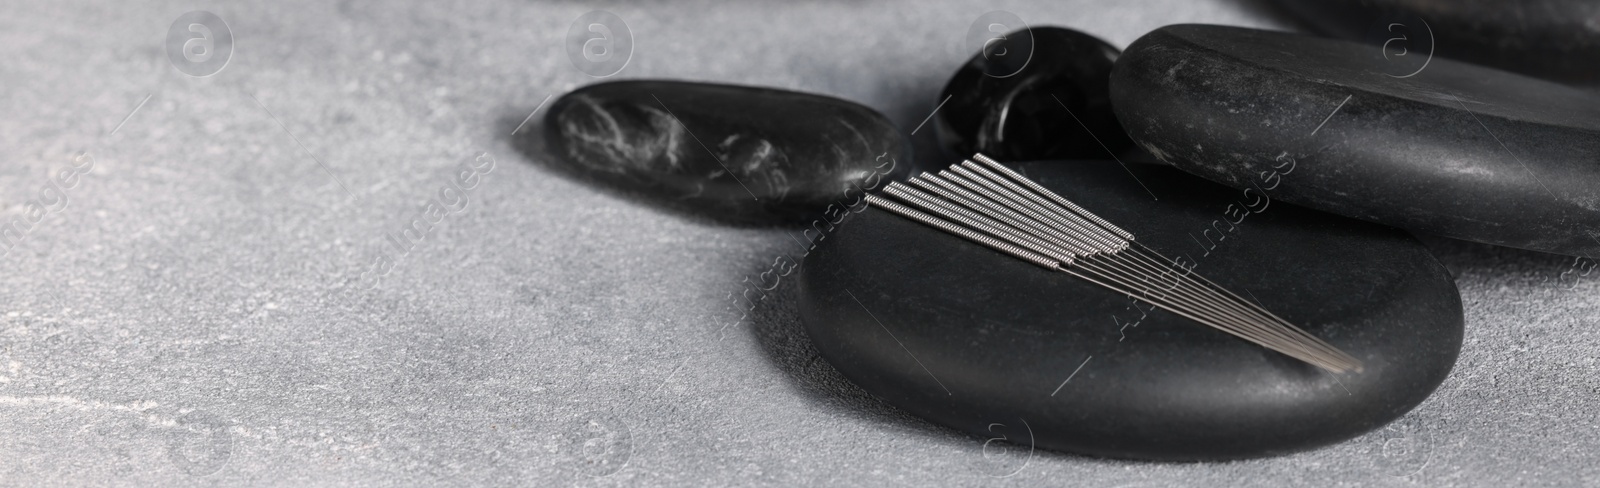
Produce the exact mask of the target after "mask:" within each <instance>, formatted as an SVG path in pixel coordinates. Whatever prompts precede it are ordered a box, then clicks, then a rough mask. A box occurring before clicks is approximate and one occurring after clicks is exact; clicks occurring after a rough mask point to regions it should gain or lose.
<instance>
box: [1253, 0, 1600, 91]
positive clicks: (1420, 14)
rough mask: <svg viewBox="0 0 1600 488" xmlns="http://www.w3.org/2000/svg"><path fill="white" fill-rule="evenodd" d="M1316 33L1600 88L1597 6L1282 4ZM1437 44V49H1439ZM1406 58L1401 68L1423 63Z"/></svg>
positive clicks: (1416, 0) (1340, 0) (1418, 1)
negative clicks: (1599, 85) (1404, 65)
mask: <svg viewBox="0 0 1600 488" xmlns="http://www.w3.org/2000/svg"><path fill="white" fill-rule="evenodd" d="M1277 3H1278V4H1279V5H1281V6H1282V7H1283V8H1284V10H1286V11H1288V12H1290V13H1292V14H1294V15H1296V16H1298V17H1299V18H1300V19H1301V20H1303V21H1304V22H1305V23H1306V25H1308V26H1310V27H1311V28H1312V29H1314V30H1316V31H1319V32H1322V33H1325V34H1329V35H1334V36H1339V37H1342V38H1345V39H1351V40H1359V41H1364V42H1367V43H1369V44H1372V45H1375V46H1378V47H1376V48H1374V49H1373V50H1372V51H1373V52H1374V53H1378V52H1381V50H1382V49H1383V48H1384V47H1383V44H1385V43H1387V44H1389V46H1388V54H1389V55H1390V57H1389V59H1390V60H1394V61H1400V60H1402V59H1406V58H1424V57H1426V56H1428V55H1432V56H1436V57H1444V58H1451V59H1459V60H1463V61H1470V62H1474V63H1478V64H1484V65H1488V66H1494V67H1497V68H1500V69H1505V70H1510V71H1516V72H1519V73H1525V74H1529V75H1534V76H1539V77H1543V78H1548V79H1553V80H1562V81H1567V82H1573V83H1581V84H1590V83H1597V82H1600V64H1597V63H1596V62H1595V61H1596V60H1597V59H1600V2H1593V1H1577V0H1516V1H1439V0H1278V1H1277ZM1435 46H1437V48H1436V49H1435ZM1422 61H1423V60H1422V59H1406V60H1405V61H1404V62H1403V63H1411V64H1414V63H1420V62H1422Z"/></svg>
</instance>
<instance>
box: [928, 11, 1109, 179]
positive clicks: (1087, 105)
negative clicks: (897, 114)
mask: <svg viewBox="0 0 1600 488" xmlns="http://www.w3.org/2000/svg"><path fill="white" fill-rule="evenodd" d="M1029 32H1031V34H1032V35H1031V36H1027V35H1024V34H1027V33H1029ZM1004 37H1005V38H1006V39H1031V40H1032V46H1031V47H1032V49H1033V51H1032V53H1031V54H1032V57H1031V58H1028V60H1027V62H1026V63H1025V64H1022V65H1021V67H1020V70H1019V69H1018V68H1016V67H1006V68H1004V69H996V68H994V65H995V64H997V63H1004V62H1012V61H1011V58H1016V57H1019V56H1021V55H1022V54H1023V53H1021V52H1018V51H1020V49H1018V48H1012V47H1011V46H1009V45H1008V44H1006V43H1003V42H996V43H992V44H989V46H988V48H986V49H985V51H984V52H981V53H978V54H976V55H974V56H973V57H972V60H971V61H968V62H967V64H966V65H963V66H962V67H961V69H959V70H956V74H955V76H952V77H951V78H950V82H949V83H947V84H945V87H944V92H943V93H941V94H939V99H940V100H942V101H944V102H943V103H944V105H943V106H942V107H940V108H939V110H938V111H937V112H935V113H934V119H935V120H934V122H935V126H934V127H935V128H936V130H937V131H938V135H939V140H940V143H941V145H943V146H944V147H945V148H946V149H948V150H950V151H951V153H952V154H953V155H955V156H957V157H963V158H964V157H967V156H970V155H972V154H973V153H975V152H981V153H984V154H987V155H989V156H990V157H994V158H999V159H1001V160H1007V161H1025V160H1043V159H1076V158H1093V159H1102V158H1107V157H1111V156H1112V154H1116V153H1121V152H1122V151H1125V150H1127V149H1128V148H1129V147H1132V146H1133V141H1131V140H1129V139H1128V136H1127V133H1126V132H1124V131H1123V130H1122V126H1121V125H1118V124H1117V118H1116V115H1114V114H1113V113H1112V111H1111V97H1110V94H1109V93H1108V89H1107V84H1108V83H1110V80H1111V67H1112V66H1113V64H1114V63H1115V62H1116V60H1117V54H1118V51H1117V48H1116V47H1113V46H1112V45H1110V44H1107V43H1106V42H1105V41H1102V40H1100V39H1099V38H1096V37H1094V36H1091V35H1088V34H1085V33H1082V32H1078V31H1075V30H1072V29H1065V28H1061V27H1033V28H1031V29H1024V30H1021V31H1017V32H1013V33H1010V34H1006V35H1005V36H1004ZM998 50H1007V51H1008V52H1009V54H1008V55H1007V56H1004V57H1002V56H997V55H996V51H998ZM1013 64H1014V63H1013ZM994 72H1002V73H1003V74H1006V75H1009V76H996V75H994V74H991V73H994ZM1012 73H1015V74H1012ZM1090 131H1093V132H1092V133H1091V132H1090ZM1102 143H1103V144H1104V145H1103V146H1102ZM1107 151H1112V153H1108V152H1107Z"/></svg>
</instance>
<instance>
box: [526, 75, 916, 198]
mask: <svg viewBox="0 0 1600 488" xmlns="http://www.w3.org/2000/svg"><path fill="white" fill-rule="evenodd" d="M544 133H545V135H544V137H545V140H546V142H547V143H548V144H549V147H550V153H552V155H553V156H554V157H555V159H556V160H557V161H556V163H557V164H562V165H565V166H566V167H567V168H568V169H571V170H573V171H575V172H577V173H580V174H583V175H587V176H590V177H593V178H594V179H597V180H600V181H603V182H605V183H608V184H612V185H616V186H618V187H620V188H622V189H624V190H627V191H630V192H633V193H638V194H642V195H646V196H649V197H653V198H656V199H657V200H658V202H659V203H661V204H665V205H670V206H673V207H677V208H680V209H682V210H687V211H690V212H693V213H697V214H700V215H704V216H707V217H710V218H713V219H717V220H723V221H730V222H746V223H763V222H775V221H810V220H815V219H817V218H819V217H820V216H822V214H823V212H824V210H825V208H826V207H827V206H828V205H829V204H832V203H837V202H840V201H844V200H846V197H845V192H846V191H847V190H851V188H852V187H853V186H854V185H860V184H862V182H863V180H866V179H868V178H871V177H872V175H873V174H874V172H882V171H890V170H891V169H892V172H890V174H888V175H886V176H880V177H879V178H893V177H896V176H898V175H902V174H905V173H906V172H908V171H910V170H911V167H912V164H911V162H910V159H911V158H910V156H911V154H910V146H909V144H908V143H907V141H906V139H905V138H904V137H902V136H901V135H900V132H899V131H898V130H897V129H896V128H895V127H894V125H893V124H892V123H890V122H889V120H888V119H886V118H884V117H883V116H882V115H881V114H878V113H877V112H875V111H873V110H872V109H869V108H867V107H863V106H861V105H859V104H856V103H851V102H848V101H844V100H840V99H837V98H832V97H825V96H821V95H812V94H806V93H797V92H791V91H785V90H775V89H767V88H755V87H744V86H732V85H718V84H709V83H691V82H679V81H659V80H630V81H616V82H609V83H599V84H594V85H590V86H586V87H583V88H581V89H578V90H575V91H573V92H571V93H568V94H566V95H564V96H562V97H561V98H560V99H558V100H556V101H555V103H553V104H551V106H550V111H549V112H548V113H547V114H546V115H545V123H544ZM891 162H893V163H892V164H891ZM875 181H877V178H874V179H872V181H869V182H868V183H869V184H870V183H873V182H875Z"/></svg>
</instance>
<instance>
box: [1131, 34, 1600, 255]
mask: <svg viewBox="0 0 1600 488" xmlns="http://www.w3.org/2000/svg"><path fill="white" fill-rule="evenodd" d="M1373 49H1375V48H1373V47H1371V46H1367V45H1363V44H1359V43H1353V42H1348V41H1339V40H1330V39H1322V38H1316V37H1309V36H1301V35H1295V34H1288V33H1282V32H1270V31H1261V30H1253V29H1242V28H1236V27H1222V26H1208V25H1178V26H1167V27H1163V28H1161V29H1157V30H1155V31H1153V32H1151V33H1149V34H1147V35H1145V36H1144V37H1142V38H1140V39H1139V40H1138V41H1135V42H1134V43H1133V44H1132V45H1130V46H1129V47H1128V50H1127V51H1126V52H1125V53H1123V56H1122V58H1121V59H1119V60H1118V61H1117V67H1116V69H1114V70H1113V71H1112V87H1111V96H1112V100H1113V102H1114V103H1115V108H1116V112H1117V116H1118V118H1119V119H1121V120H1122V122H1123V125H1124V126H1126V127H1127V128H1128V132H1129V134H1130V135H1131V136H1133V139H1134V140H1135V141H1137V142H1138V143H1139V144H1140V145H1141V146H1142V147H1144V148H1145V149H1146V150H1147V151H1149V152H1150V153H1151V154H1154V155H1155V156H1156V157H1157V158H1159V159H1161V160H1162V161H1166V162H1168V163H1171V164H1173V165H1174V166H1177V167H1178V168H1180V169H1183V170H1184V171H1188V172H1190V173H1194V174H1197V175H1200V176H1202V177H1205V178H1207V179H1210V180H1212V181H1216V182H1220V183H1224V184H1227V185H1230V186H1233V187H1235V188H1248V187H1250V186H1251V185H1252V184H1253V183H1252V181H1254V180H1256V179H1257V175H1259V174H1260V173H1261V172H1262V171H1264V170H1267V169H1270V168H1269V167H1270V166H1274V165H1282V164H1293V165H1294V167H1295V168H1296V169H1295V170H1294V174H1293V175H1292V176H1286V177H1284V178H1283V179H1282V182H1281V183H1282V185H1281V186H1279V187H1278V188H1277V189H1276V190H1274V195H1275V196H1278V197H1281V198H1282V199H1283V200H1285V201H1288V202H1292V203H1296V204H1300V205H1305V206H1308V207H1312V208H1317V209H1320V210H1325V211H1329V212H1333V213H1337V214H1340V215H1345V216H1349V217H1355V218H1359V219H1365V220H1370V221H1373V222H1378V223H1383V224H1388V225H1393V226H1396V227H1401V228H1405V229H1411V230H1417V231H1424V232H1429V233H1433V234H1439V235H1444V236H1449V237H1455V238H1459V239H1466V240H1471V241H1477V242H1483V243H1488V244H1497V245H1502V246H1510V247H1517V248H1523V249H1531V250H1537V251H1546V252H1554V253H1560V254H1570V255H1596V254H1597V253H1600V240H1597V238H1596V236H1595V235H1593V233H1596V232H1600V193H1596V192H1595V191H1594V190H1595V188H1600V96H1597V95H1595V94H1591V93H1588V92H1584V91H1580V90H1576V89H1573V88H1569V87H1566V86H1562V85H1559V84H1556V83H1552V82H1548V81H1543V80H1539V79H1535V78H1530V77H1527V76H1522V75H1517V74H1513V73H1508V72H1505V71H1500V70H1496V69H1492V68H1485V67H1480V66H1476V65H1470V64H1465V63H1460V62H1456V61H1451V60H1448V59H1442V58H1435V59H1434V60H1433V62H1432V63H1430V64H1429V65H1428V66H1427V67H1426V68H1425V69H1423V70H1421V71H1420V72H1418V73H1416V74H1415V75H1414V76H1409V77H1404V78H1399V77H1396V76H1397V75H1392V74H1390V73H1387V72H1384V71H1383V69H1382V68H1383V67H1382V66H1380V65H1378V64H1376V63H1375V62H1373V61H1372V50H1373Z"/></svg>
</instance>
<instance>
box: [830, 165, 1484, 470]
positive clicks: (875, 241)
mask: <svg viewBox="0 0 1600 488" xmlns="http://www.w3.org/2000/svg"><path fill="white" fill-rule="evenodd" d="M1019 168H1020V170H1021V171H1023V172H1025V173H1026V174H1027V175H1029V176H1030V177H1031V178H1033V179H1034V180H1035V181H1037V182H1039V183H1040V184H1042V185H1044V186H1046V187H1048V188H1051V189H1053V190H1055V191H1057V192H1058V193H1060V194H1062V196H1065V197H1067V198H1068V199H1071V200H1073V201H1074V202H1076V203H1078V204H1080V205H1082V206H1084V207H1085V208H1087V209H1089V210H1090V211H1093V212H1095V213H1097V214H1098V215H1100V216H1102V217H1104V218H1106V219H1108V220H1110V221H1111V222H1114V223H1117V224H1118V225H1121V226H1122V227H1124V228H1126V229H1128V230H1129V231H1130V232H1133V233H1134V234H1135V235H1136V236H1137V237H1138V240H1139V241H1140V242H1143V243H1145V244H1146V245H1148V246H1150V247H1153V248H1155V249H1157V250H1159V251H1161V252H1163V253H1164V254H1166V255H1168V256H1171V257H1174V258H1176V257H1178V256H1180V255H1182V256H1185V257H1187V258H1189V259H1192V260H1194V262H1197V263H1198V266H1197V267H1196V268H1195V272H1197V273H1199V274H1200V275H1202V276H1205V277H1207V278H1210V279H1211V280H1213V281H1216V282H1217V283H1219V284H1221V285H1223V286H1225V287H1228V288H1230V289H1231V290H1233V291H1234V292H1236V293H1238V294H1240V295H1241V296H1247V297H1249V296H1253V297H1255V298H1258V299H1259V300H1260V302H1261V303H1262V304H1264V305H1265V306H1266V307H1267V308H1268V309H1269V310H1272V311H1274V312H1275V313H1277V314H1278V315H1280V316H1282V317H1284V318H1285V319H1287V320H1290V321H1291V322H1293V323H1296V324H1299V325H1300V326H1301V327H1302V328H1304V329H1305V330H1306V331H1308V332H1310V333H1312V334H1314V335H1316V336H1318V337H1321V338H1323V339H1324V340H1327V341H1328V342H1330V343H1332V344H1333V345H1335V346H1337V347H1339V348H1341V349H1343V350H1344V351H1346V352H1348V353H1350V354H1351V355H1353V356H1355V357H1356V358H1359V359H1360V360H1362V361H1364V362H1365V372H1363V373H1352V374H1345V375H1341V376H1339V377H1337V378H1336V377H1335V376H1333V375H1331V374H1328V373H1325V372H1323V371H1321V370H1319V369H1316V368H1315V367H1313V366H1310V365H1307V364H1304V363H1301V362H1299V361H1297V360H1294V359H1291V358H1289V357H1287V356H1283V355H1281V354H1278V353H1276V352H1272V351H1269V350H1266V349H1264V348H1261V347H1259V346H1255V345H1253V344H1250V343H1247V342H1245V341H1243V340H1240V339H1236V338H1234V337H1233V336H1230V335H1227V334H1224V333H1222V332H1218V331H1216V330H1214V329H1212V328H1209V327H1206V326H1203V325H1200V324H1197V323H1195V322H1192V321H1189V320H1187V319H1183V318H1181V317H1178V316H1177V315H1173V314H1171V313H1168V312H1164V311H1160V310H1156V311H1150V312H1144V310H1145V308H1144V306H1143V305H1140V306H1139V308H1137V309H1135V308H1132V307H1131V306H1130V301H1129V299H1128V298H1127V297H1126V296H1124V295H1118V294H1116V293H1114V292H1111V291H1107V290H1105V289H1103V288H1100V287H1098V286H1095V285H1092V284H1089V283H1088V282H1085V281H1081V280H1079V279H1078V278H1075V277H1072V276H1070V275H1067V274H1066V273H1062V272H1052V271H1047V270H1045V269H1043V268H1040V267H1037V266H1035V265H1033V264H1030V263H1027V262H1024V261H1022V260H1019V259H1015V258H1012V257H1010V256H1007V255H1004V254H1000V253H998V252H996V251H992V250H990V249H988V248H986V247H982V246H980V245H977V244H974V243H971V242H969V241H966V240H964V239H961V238H959V237H955V236H951V235H948V234H945V233H943V232H941V231H938V230H935V229H933V228H931V227H926V226H924V225H922V224H919V223H916V222H914V221H911V220H908V219H905V218H901V217H899V216H897V215H894V214H891V213H888V212H886V211H883V210H879V209H876V208H869V209H867V210H865V211H863V212H862V213H861V214H860V215H858V216H857V218H855V219H852V220H850V221H847V222H845V223H844V224H843V225H841V226H840V228H839V229H838V230H837V231H836V233H835V234H834V235H833V236H830V237H829V238H828V239H827V240H826V241H824V242H822V243H821V244H820V245H819V246H818V248H817V249H816V250H815V251H813V252H812V253H811V255H809V256H808V257H807V258H806V260H805V262H804V263H803V265H802V272H801V275H800V279H799V281H800V286H799V294H800V307H799V308H800V311H801V313H802V316H803V318H804V321H805V324H806V328H807V331H808V332H809V334H810V336H811V339H812V342H813V343H814V344H815V345H816V347H817V349H818V350H819V351H820V352H821V353H822V355H823V357H825V358H826V359H827V360H828V361H829V362H830V363H832V364H833V365H834V366H835V367H836V368H837V369H838V370H839V371H840V372H841V373H843V374H844V375H845V376H846V377H848V378H849V379H850V380H851V381H853V382H855V383H856V384H858V385H860V386H861V387H862V388H864V389H865V390H867V391H869V392H871V393H873V394H874V395H877V396H878V397H880V398H882V399H884V400H886V401H887V402H889V403H891V404H894V405H896V406H898V407H900V408H902V409H905V410H907V411H909V412H911V413H914V414H916V415H919V416H922V417H924V418H926V419H928V420H930V421H932V422H935V423H938V424H942V425H946V426H950V427H953V428H956V429H960V430H962V431H965V432H969V433H972V434H974V435H978V436H981V437H983V438H985V439H989V438H996V437H999V436H1000V433H999V432H998V431H996V430H994V429H995V427H994V425H995V424H1002V425H1004V426H1005V429H1004V431H1005V432H1004V435H1005V437H1006V438H1008V439H1010V440H1011V441H1013V442H1016V443H1020V444H1022V445H1024V446H1027V445H1029V443H1030V438H1031V443H1032V444H1033V445H1035V446H1037V447H1040V448H1049V449H1060V450H1066V451H1071V452H1076V453H1082V454H1089V455H1095V456H1109V457H1125V458H1142V459H1157V460H1214V459H1230V458H1244V457H1254V456H1265V455H1272V454H1281V453H1287V452H1292V451H1297V450H1304V449H1309V448H1313V447H1317V446H1323V445H1327V444H1331V443H1334V442H1338V441H1341V440H1344V439H1349V438H1351V437H1354V436H1356V435H1359V434H1361V433H1363V432H1366V431H1369V430H1372V429H1374V428H1377V427H1379V426H1382V425H1384V424H1385V423H1387V422H1389V421H1391V420H1394V419H1395V418H1398V417H1400V416H1401V415H1402V414H1404V413H1405V412H1406V411H1408V410H1410V409H1411V408H1413V407H1415V406H1416V405H1417V404H1418V403H1419V402H1421V401H1422V400H1423V399H1424V398H1426V397H1427V396H1428V395H1429V394H1430V393H1432V392H1433V390H1434V389H1435V388H1437V387H1438V385H1439V383H1440V382H1441V381H1443V380H1444V378H1445V376H1446V375H1447V374H1448V373H1449V371H1450V369H1451V367H1452V365H1453V364H1454V363H1455V359H1456V355H1457V354H1458V353H1459V351H1460V348H1461V339H1462V313H1461V299H1460V297H1459V295H1458V294H1457V292H1456V288H1455V285H1454V283H1453V282H1452V281H1451V278H1450V276H1449V274H1448V273H1447V271H1446V270H1445V268H1444V267H1443V266H1441V265H1440V264H1439V263H1438V261H1436V260H1435V259H1434V258H1433V256H1432V255H1430V254H1429V253H1428V251H1427V249H1425V247H1424V246H1423V245H1422V244H1421V243H1419V242H1418V241H1417V240H1416V239H1414V238H1412V237H1411V236H1410V235H1409V234H1406V233H1405V232H1403V231H1399V230H1396V229H1393V228H1390V227H1384V226H1380V225H1375V224H1370V223H1366V222H1361V221H1357V220H1352V219H1346V218H1342V217H1337V216H1333V215H1329V214H1326V213H1322V212H1317V211H1314V210H1309V209H1304V208H1299V207H1294V206H1292V205H1287V204H1283V203H1276V202H1275V203H1264V202H1262V200H1261V199H1260V198H1259V195H1256V194H1254V193H1252V195H1251V196H1249V197H1244V196H1241V193H1240V192H1239V191H1237V190H1231V189H1227V188H1224V187H1221V186H1219V185H1215V184H1212V183H1207V182H1205V181H1202V180H1199V179H1197V178H1194V177H1192V176H1189V175H1185V174H1183V173H1181V172H1179V171H1177V170H1173V169H1171V168H1166V167H1162V166H1155V165H1135V166H1133V167H1132V168H1131V170H1132V171H1133V172H1134V173H1135V174H1137V175H1138V178H1139V179H1140V180H1141V181H1142V182H1143V183H1144V185H1148V186H1149V188H1150V191H1152V192H1154V193H1155V194H1156V195H1159V196H1160V198H1161V199H1160V200H1159V201H1155V200H1152V199H1151V197H1150V195H1149V194H1148V193H1147V192H1146V191H1145V190H1144V189H1143V188H1142V187H1141V186H1140V185H1139V183H1138V182H1136V181H1134V179H1133V178H1132V177H1130V176H1129V173H1128V172H1127V171H1125V170H1124V169H1123V168H1121V167H1119V166H1118V165H1117V164H1116V163H1097V162H1079V163H1075V164H1072V165H1062V164H1060V163H1059V162H1045V163H1029V164H1025V165H1021V166H1019ZM1239 202H1242V203H1239ZM1230 203H1234V204H1236V205H1254V206H1255V207H1254V208H1259V209H1261V210H1262V211H1261V212H1260V213H1251V214H1250V215H1248V216H1245V217H1244V219H1243V220H1242V221H1241V220H1239V218H1237V217H1224V215H1225V214H1224V212H1225V209H1226V207H1227V205H1229V204H1230ZM1263 205H1264V206H1263ZM1223 218H1229V220H1230V221H1238V222H1239V223H1238V224H1237V228H1236V229H1235V230H1234V231H1233V232H1231V233H1227V234H1226V237H1225V238H1223V239H1221V240H1217V239H1218V235H1221V233H1219V232H1218V231H1215V230H1213V231H1211V232H1205V229H1211V228H1212V226H1213V225H1216V226H1217V227H1219V228H1222V229H1224V230H1226V229H1227V225H1228V224H1226V223H1221V224H1214V222H1217V221H1219V219H1223ZM1208 238H1209V239H1210V240H1215V241H1216V243H1215V247H1214V248H1212V249H1210V250H1206V249H1203V248H1202V247H1201V246H1200V244H1198V243H1197V239H1198V240H1199V241H1201V242H1205V241H1207V240H1208ZM1208 253H1209V254H1208ZM1146 314H1147V316H1145V317H1144V318H1143V319H1142V320H1140V316H1141V315H1146ZM1135 321H1137V322H1138V325H1137V326H1132V327H1127V328H1123V325H1125V324H1127V323H1130V322H1135ZM1124 333H1125V334H1126V340H1123V339H1122V338H1123V334H1124ZM1119 341H1120V342H1119ZM1091 356H1092V358H1091ZM1086 361H1087V362H1086ZM1080 368H1081V369H1080ZM1069 378H1070V381H1068V379H1069ZM1029 433H1031V435H1030V434H1029Z"/></svg>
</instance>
